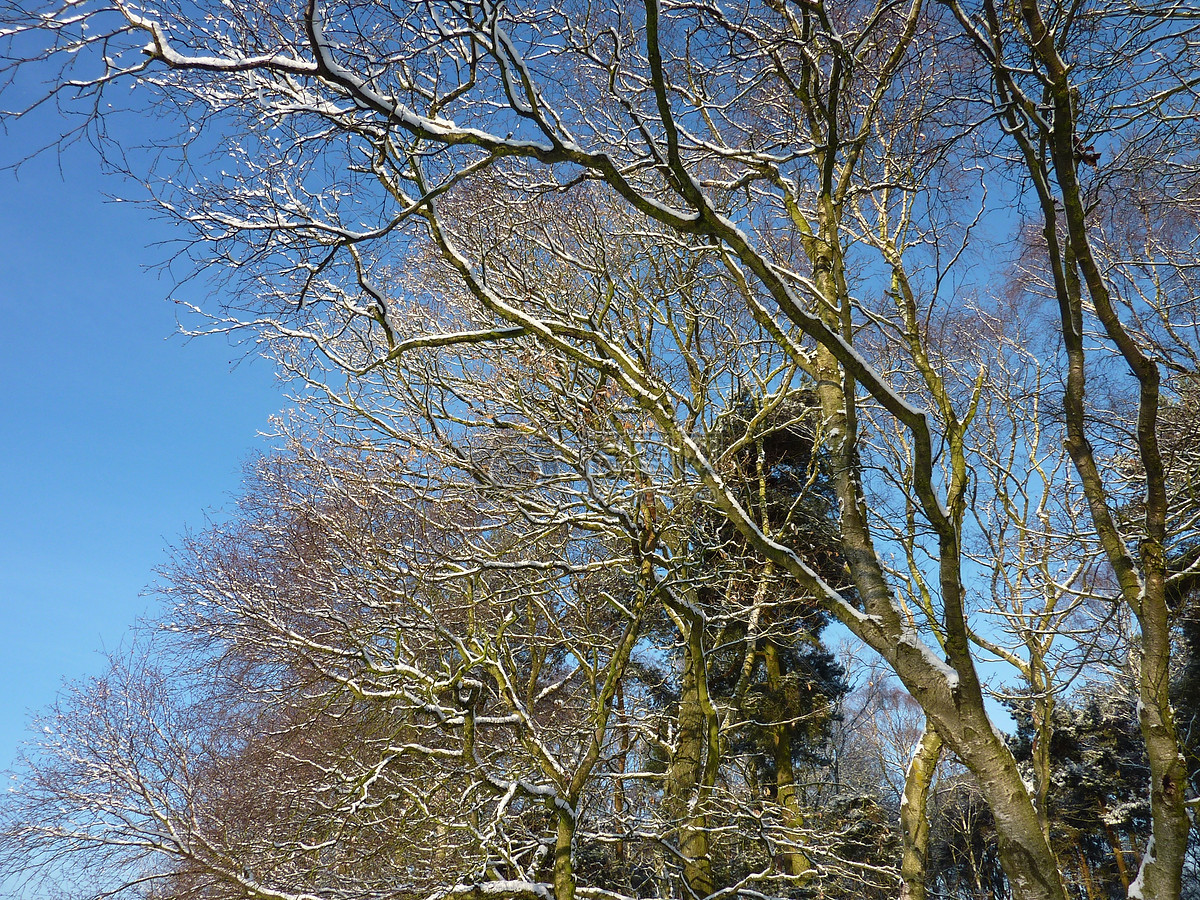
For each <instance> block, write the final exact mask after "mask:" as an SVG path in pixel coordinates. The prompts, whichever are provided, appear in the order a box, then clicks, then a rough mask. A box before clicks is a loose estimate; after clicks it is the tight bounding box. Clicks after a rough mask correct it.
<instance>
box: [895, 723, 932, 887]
mask: <svg viewBox="0 0 1200 900" xmlns="http://www.w3.org/2000/svg"><path fill="white" fill-rule="evenodd" d="M941 755H942V739H941V737H940V736H939V735H938V733H937V732H936V731H935V730H934V729H933V728H932V727H931V726H930V725H929V723H928V722H926V723H925V732H924V733H923V734H922V735H921V741H920V743H918V744H917V749H916V751H915V752H914V753H913V757H912V760H911V762H909V764H908V772H906V773H905V776H904V800H903V801H902V802H901V804H900V832H901V838H902V839H903V841H904V852H903V855H902V857H901V859H900V878H901V879H902V882H903V883H902V885H901V888H900V900H925V898H926V891H925V874H926V863H927V862H928V860H929V786H930V784H932V782H933V775H934V772H935V771H937V764H938V759H939V758H940V757H941Z"/></svg>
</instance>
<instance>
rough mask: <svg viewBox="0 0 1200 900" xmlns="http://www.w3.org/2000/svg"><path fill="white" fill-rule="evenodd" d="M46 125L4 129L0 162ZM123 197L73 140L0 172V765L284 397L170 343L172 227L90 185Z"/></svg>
mask: <svg viewBox="0 0 1200 900" xmlns="http://www.w3.org/2000/svg"><path fill="white" fill-rule="evenodd" d="M58 124H59V123H58V122H57V121H56V117H55V116H53V115H50V114H46V115H40V114H39V115H38V116H37V118H36V119H35V120H33V121H27V122H21V123H17V125H16V126H14V127H11V128H10V129H9V132H8V134H4V133H3V132H0V165H3V166H7V165H10V164H11V163H12V162H14V161H15V160H17V159H19V158H21V157H22V156H23V155H25V154H26V153H27V152H28V151H29V150H30V149H32V148H34V147H35V146H40V143H39V142H43V141H46V140H49V139H50V138H51V137H52V132H53V130H54V129H55V128H56V127H57V126H58ZM60 170H61V174H60ZM135 191H136V186H130V185H128V184H125V183H122V182H121V181H119V180H114V179H113V178H111V177H106V176H103V175H101V174H100V172H99V163H98V160H97V158H96V156H95V154H94V153H93V152H91V151H90V149H89V148H87V147H77V148H74V149H73V150H71V151H69V152H68V153H67V154H66V155H65V156H64V157H62V158H61V159H59V158H56V157H55V155H54V154H47V155H44V156H42V157H40V158H38V159H35V160H34V161H32V162H30V163H28V164H26V165H24V166H23V167H22V168H21V169H20V171H19V173H18V175H17V176H14V175H13V173H11V172H7V171H2V172H0V273H2V274H0V336H2V337H0V460H2V462H0V683H3V684H4V685H5V686H6V689H5V690H4V691H3V692H0V769H2V768H7V767H8V765H9V764H10V762H11V761H12V760H13V757H14V754H15V753H16V750H17V747H18V744H19V743H20V742H21V741H22V740H23V739H24V737H25V735H26V734H27V732H26V728H27V723H28V721H29V715H30V714H31V713H34V712H36V711H38V710H39V709H42V708H44V707H45V706H46V705H47V704H48V703H50V702H51V701H52V700H53V698H54V696H55V694H56V692H57V691H58V689H59V688H60V687H61V685H62V683H63V681H64V679H66V680H71V679H77V678H80V677H83V676H85V675H86V674H88V673H98V672H100V671H101V670H102V669H103V667H104V657H103V653H102V651H104V650H105V649H106V648H107V649H109V650H112V649H116V648H118V647H119V646H120V645H121V643H122V641H123V640H124V639H125V637H126V636H127V634H128V632H129V628H130V626H131V625H133V623H134V622H135V621H136V620H137V619H138V618H139V617H140V616H142V615H145V614H147V613H148V612H149V613H152V612H153V609H154V601H153V598H151V597H147V596H144V591H145V589H146V587H147V586H148V585H150V584H151V582H152V581H153V579H154V568H155V567H156V566H157V565H159V564H160V563H162V562H163V561H164V560H165V559H166V548H167V546H168V545H169V544H171V543H172V542H173V541H174V539H175V538H176V537H177V536H178V535H179V534H180V533H181V532H182V531H183V530H184V529H185V528H186V527H188V526H192V527H202V526H203V525H204V522H205V517H206V514H209V513H211V512H212V511H214V510H218V509H219V508H220V507H221V506H223V505H226V504H228V502H229V501H230V499H231V497H232V496H234V495H235V494H236V492H237V487H238V484H239V482H240V479H241V467H242V464H243V463H244V462H245V461H246V459H248V458H249V457H250V456H251V455H252V454H253V453H254V452H255V451H256V450H257V449H260V448H262V447H264V446H265V444H264V441H263V440H262V438H260V437H259V434H260V432H262V431H265V430H266V429H267V428H268V427H269V417H270V415H271V414H272V413H274V412H276V411H278V410H280V409H282V408H284V407H286V405H287V401H286V397H285V395H284V391H283V389H282V387H281V386H280V385H279V384H278V383H277V382H276V381H275V377H274V373H273V371H272V370H271V367H270V366H269V365H267V364H265V363H264V362H262V361H257V362H242V363H241V364H240V365H239V364H238V363H239V361H240V360H241V359H242V357H243V356H244V351H243V350H241V349H239V348H237V347H232V346H230V345H229V343H228V342H227V341H225V340H224V339H223V338H209V339H202V340H193V341H190V342H189V341H185V340H183V339H182V338H180V337H178V336H175V337H172V335H173V334H174V333H175V332H176V330H177V325H176V318H175V317H176V307H175V306H174V305H173V304H172V303H170V302H169V301H168V300H167V295H168V293H169V292H170V291H171V287H172V285H171V283H170V281H169V280H168V279H167V278H165V277H158V276H157V275H156V274H155V273H153V272H148V271H146V268H145V267H146V266H148V265H152V264H154V263H158V262H161V261H162V260H163V259H164V257H165V255H166V254H167V253H168V252H169V251H168V250H167V249H165V248H163V247H161V246H157V247H156V246H152V245H154V244H155V243H157V242H161V241H164V240H169V239H170V238H171V237H172V234H171V229H170V226H169V225H168V224H166V223H164V222H159V221H154V220H153V219H152V218H151V217H150V215H149V214H148V213H147V211H146V210H145V209H143V208H140V207H138V206H135V205H134V204H130V203H113V202H110V201H107V200H106V199H105V197H104V194H105V193H110V194H112V193H115V194H121V193H124V194H127V195H129V194H133V193H134V192H135ZM201 291H202V287H200V286H197V287H196V288H194V289H193V290H192V292H191V293H190V294H189V295H188V299H193V300H200V299H203V295H202V294H201V293H200V292H201Z"/></svg>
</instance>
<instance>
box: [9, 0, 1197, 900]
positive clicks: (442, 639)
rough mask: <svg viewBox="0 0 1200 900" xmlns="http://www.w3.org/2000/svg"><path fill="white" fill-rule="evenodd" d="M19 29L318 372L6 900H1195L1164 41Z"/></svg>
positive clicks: (53, 796)
mask: <svg viewBox="0 0 1200 900" xmlns="http://www.w3.org/2000/svg"><path fill="white" fill-rule="evenodd" d="M3 10H4V12H3V14H2V16H0V35H2V36H3V39H4V42H5V51H4V53H5V56H4V58H5V60H6V62H5V68H4V71H5V72H6V73H7V75H8V78H9V81H8V84H9V89H8V90H7V91H6V92H5V95H4V96H5V97H7V98H20V97H25V96H28V93H27V90H28V84H29V82H30V79H40V80H41V81H42V82H43V83H44V85H45V90H44V92H43V93H42V94H40V95H38V99H37V100H36V101H35V103H50V104H57V106H58V108H59V109H60V110H61V111H62V113H63V116H64V118H63V123H64V125H63V140H64V141H71V140H73V139H76V138H81V137H86V138H87V139H89V140H91V141H92V142H93V143H94V144H95V145H96V147H97V148H98V150H99V152H100V153H101V154H102V156H103V158H104V159H105V160H106V161H107V162H108V164H109V165H111V166H112V167H114V168H116V169H118V170H120V171H123V172H125V173H127V174H130V175H132V176H134V177H135V178H136V179H137V181H138V183H139V184H144V185H146V186H147V187H148V189H149V191H150V194H151V200H150V205H151V207H152V208H153V209H156V210H157V211H158V212H159V213H160V214H161V215H165V216H167V217H170V218H171V219H173V220H174V221H176V222H177V223H178V225H179V227H180V229H181V231H180V234H181V236H182V238H181V241H182V247H181V249H180V255H179V257H178V262H179V263H180V265H183V264H184V263H186V264H188V265H190V266H191V268H192V269H193V270H194V271H195V272H197V273H204V274H206V275H208V276H210V277H211V278H212V279H213V282H212V283H213V284H214V290H213V292H212V297H211V299H210V300H209V301H207V302H204V303H200V304H198V306H197V308H196V309H195V315H196V318H195V319H193V320H192V322H193V325H192V327H193V328H194V329H195V330H196V331H200V332H212V333H223V332H238V333H243V334H249V335H252V337H253V339H254V340H255V341H256V342H257V346H259V347H260V348H262V349H263V351H264V352H265V353H266V354H268V355H269V356H270V357H271V358H272V359H273V360H275V362H276V363H277V365H278V367H279V370H280V372H281V373H282V374H283V375H284V376H285V377H288V378H291V379H295V380H296V381H297V383H300V384H303V385H305V386H306V397H305V400H304V402H303V404H302V409H301V410H300V412H299V413H298V415H297V418H296V419H295V420H294V421H292V422H291V423H288V424H286V426H285V427H284V429H283V430H284V432H285V433H286V440H285V441H283V442H282V444H281V449H280V452H279V453H278V454H276V455H273V456H270V457H268V458H265V459H263V460H262V461H261V462H260V463H259V464H258V465H257V466H256V467H255V469H254V471H253V472H252V473H251V477H250V479H249V481H248V486H247V492H246V495H245V497H244V500H243V503H242V505H241V507H240V508H239V510H238V511H237V513H236V514H235V515H234V516H233V518H232V519H231V520H230V521H229V522H228V523H224V524H220V525H217V526H214V527H213V529H212V530H211V531H209V532H208V533H205V534H201V535H196V536H193V537H190V538H188V539H187V540H185V541H184V542H183V543H182V545H181V546H180V547H179V548H177V550H176V553H175V555H174V561H173V563H172V564H171V565H170V566H169V567H168V570H167V571H166V572H165V573H164V578H163V593H164V596H165V597H166V598H167V603H168V609H169V614H168V615H167V616H166V617H165V618H164V620H163V625H164V628H163V633H162V634H159V635H157V636H154V637H151V638H147V642H146V643H145V644H143V645H141V646H140V647H139V648H135V651H134V652H133V653H132V654H131V655H130V656H129V658H127V659H124V660H122V661H120V662H119V663H118V664H116V665H115V666H114V669H113V671H112V672H111V673H110V674H109V675H107V676H106V677H103V678H100V679H97V680H95V681H94V682H91V683H89V684H85V685H81V686H80V687H79V689H78V691H77V692H76V693H74V694H72V695H70V696H65V697H64V698H63V699H62V701H61V703H60V705H59V708H58V709H57V710H55V711H53V712H52V713H50V714H49V716H48V718H47V720H46V724H45V727H46V728H48V729H49V735H50V736H49V737H48V739H47V740H46V741H44V742H43V744H42V745H41V746H40V747H38V748H34V749H33V752H32V753H31V758H30V761H29V765H28V767H27V769H26V770H25V771H23V772H22V773H20V775H19V777H20V779H21V780H20V782H19V785H20V786H19V788H18V789H17V791H16V792H15V794H14V795H13V796H12V797H11V798H10V801H9V802H8V803H7V804H6V806H5V813H4V815H5V821H4V831H3V836H2V837H0V852H2V853H3V856H4V859H5V860H7V863H8V866H9V868H10V869H14V870H22V871H24V872H26V873H32V874H28V877H29V878H30V881H29V884H30V885H34V884H38V883H39V882H38V879H39V878H42V877H45V878H48V879H51V880H58V881H65V880H69V879H70V878H71V877H73V876H74V877H77V878H79V879H82V881H81V882H80V884H81V885H82V887H81V891H82V893H83V894H85V895H91V896H112V895H115V894H120V893H121V892H125V893H126V895H128V896H146V897H162V898H166V897H172V898H174V897H180V898H182V897H197V898H201V897H202V898H210V897H211V898H218V897H220V898H224V897H253V898H263V900H266V898H274V900H291V898H295V900H300V898H305V900H307V898H321V900H326V898H328V900H335V898H343V897H345V898H393V897H395V898H400V897H404V898H428V900H441V898H449V897H470V898H482V897H485V896H488V897H496V898H505V900H534V898H538V900H548V898H551V897H553V898H554V900H573V898H575V897H576V896H578V897H580V898H587V900H623V898H634V897H639V898H640V897H680V898H683V897H696V898H703V897H711V898H714V900H716V898H727V897H728V898H732V897H735V896H737V897H745V898H761V897H767V896H769V897H777V896H778V897H793V896H794V897H822V896H823V897H851V896H854V897H859V896H869V897H874V896H880V897H883V896H888V897H890V896H895V895H900V896H902V897H905V898H913V900H915V898H924V897H933V896H946V897H963V898H975V897H996V898H1000V897H1013V898H1016V900H1066V898H1068V897H1087V898H1088V900H1093V898H1099V897H1119V896H1129V897H1138V898H1141V897H1144V898H1154V900H1158V898H1165V900H1175V898H1182V897H1194V896H1196V894H1197V892H1198V890H1200V888H1198V887H1197V882H1198V879H1200V875H1198V872H1200V868H1198V865H1200V864H1198V861H1197V857H1196V854H1197V847H1196V843H1197V839H1196V834H1195V830H1194V829H1193V826H1192V820H1193V818H1194V812H1195V806H1196V804H1197V796H1198V793H1200V791H1198V788H1200V783H1198V781H1197V746H1198V744H1197V728H1198V727H1200V720H1197V719H1196V718H1195V716H1196V714H1197V711H1196V706H1195V698H1196V696H1197V692H1196V691H1195V690H1194V688H1195V685H1196V684H1197V677H1198V676H1197V674H1196V673H1197V665H1198V663H1197V657H1196V652H1197V641H1198V640H1200V638H1198V636H1197V634H1198V633H1197V630H1196V624H1195V615H1196V613H1195V610H1196V600H1195V584H1196V575H1197V572H1198V570H1200V550H1198V548H1200V540H1198V538H1200V534H1198V533H1197V517H1198V515H1200V505H1198V504H1197V494H1196V491H1197V473H1198V471H1200V470H1198V468H1197V459H1196V444H1195V440H1194V431H1195V425H1194V423H1195V421H1196V399H1197V397H1196V394H1197V388H1196V385H1197V381H1196V378H1197V373H1198V372H1200V356H1198V353H1200V333H1198V319H1197V315H1198V312H1200V282H1198V277H1200V244H1198V243H1197V242H1198V240H1200V238H1198V237H1197V234H1198V233H1200V228H1198V226H1200V168H1198V164H1200V161H1198V159H1197V154H1198V152H1200V151H1198V149H1197V148H1200V109H1198V105H1200V96H1198V88H1200V17H1198V16H1197V14H1196V12H1195V11H1194V10H1192V9H1191V8H1190V7H1189V6H1188V5H1186V4H1182V3H1171V2H1167V3H1153V2H1152V3H1150V4H1148V5H1144V4H1140V3H1136V2H1132V0H1078V2H1075V0H1012V2H1005V3H996V2H995V0H937V2H933V0H874V2H872V0H862V2H859V0H844V2H842V0H764V2H761V3H760V2H748V3H741V4H721V3H717V2H707V0H700V2H693V0H678V2H677V0H645V2H637V3H632V4H624V3H611V2H608V0H596V2H586V0H578V2H577V0H566V2H556V3H549V2H538V0H511V2H507V3H504V2H500V3H493V2H490V0H487V2H472V0H426V2H412V3H397V4H380V3H374V2H358V0H338V2H328V3H325V2H320V3H319V2H317V0H308V2H307V3H302V4H291V3H288V2H284V0H280V2H275V0H248V2H240V3H230V2H215V0H194V2H193V0H187V2H182V0H178V2H177V0H167V2H153V3H150V2H140V0H129V2H126V0H67V2H62V0H56V2H54V0H52V2H49V3H41V2H36V0H31V2H25V0H17V2H11V0H10V2H6V3H5V4H4V6H3ZM18 87H19V88H20V90H18V89H17V88H18ZM130 88H137V90H134V91H132V93H131V92H130ZM8 102H9V104H10V105H11V104H12V101H11V100H10V101H8ZM20 112H21V109H19V108H18V109H13V110H11V113H12V114H19V113H20ZM131 113H132V114H146V113H152V114H153V116H154V117H155V118H154V125H153V128H154V136H153V139H152V140H151V142H150V143H149V144H148V145H147V144H136V145H135V144H133V143H131V142H123V141H122V138H121V135H122V134H123V131H122V129H121V127H120V122H121V117H122V116H124V115H127V114H131ZM14 127H19V123H17V124H16V125H14ZM832 623H837V624H836V628H834V627H832ZM835 630H839V631H840V633H846V632H848V633H849V634H850V635H852V636H853V638H854V639H855V640H856V641H857V642H858V643H859V644H860V645H861V646H863V647H865V648H869V650H870V653H871V654H873V655H872V656H871V657H870V659H872V660H875V661H874V662H861V661H856V660H853V659H850V658H848V657H846V656H845V655H844V654H841V655H839V654H840V651H839V650H838V648H837V647H836V646H830V645H829V643H827V642H826V639H825V638H826V637H827V636H828V635H830V634H832V633H833V632H834V631H835ZM864 666H866V668H865V669H864ZM864 673H867V674H864ZM851 681H854V682H855V685H854V687H855V689H854V690H852V685H851V683H850V682H851ZM1003 706H1007V708H1008V710H1010V714H1011V717H1012V722H1014V723H1015V725H1014V726H1013V727H1012V728H1010V729H1009V730H1010V731H1012V733H1011V734H1005V733H1004V731H1003V730H1002V729H1001V728H1000V727H998V722H999V723H1003V722H1004V721H1005V720H1006V717H1007V716H1008V715H1009V713H1002V712H1001V709H1002V707H1003ZM96 885H100V886H99V887H96Z"/></svg>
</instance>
